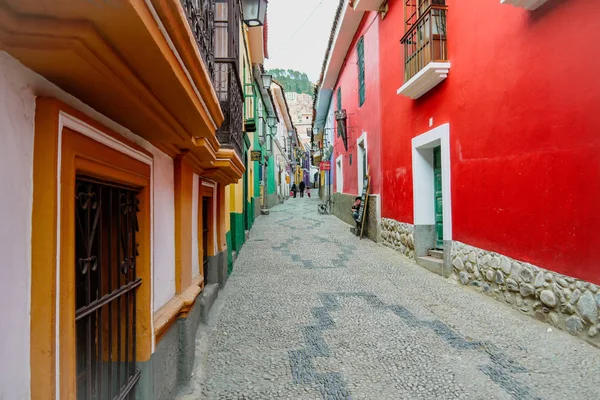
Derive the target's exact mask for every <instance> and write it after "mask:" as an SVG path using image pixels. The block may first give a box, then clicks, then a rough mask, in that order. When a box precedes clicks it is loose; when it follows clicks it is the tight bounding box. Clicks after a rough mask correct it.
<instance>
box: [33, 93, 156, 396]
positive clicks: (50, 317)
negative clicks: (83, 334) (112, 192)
mask: <svg viewBox="0 0 600 400" xmlns="http://www.w3.org/2000/svg"><path fill="white" fill-rule="evenodd" d="M61 113H63V114H66V115H68V116H69V117H70V118H73V119H76V120H79V121H80V122H83V124H82V125H85V124H87V125H88V126H90V127H91V128H92V129H94V130H96V132H99V133H101V134H103V135H105V136H106V137H109V138H113V139H116V140H118V141H119V142H120V144H122V145H124V146H126V147H128V148H129V149H131V150H134V151H136V152H137V153H138V154H139V153H141V154H143V155H145V156H147V157H148V158H149V159H151V154H150V153H148V152H146V151H145V150H143V149H141V148H139V147H138V146H137V145H135V144H134V143H132V142H130V141H128V140H126V139H124V138H122V137H121V136H119V135H118V134H116V133H114V132H112V131H110V130H108V129H107V128H105V127H103V126H102V125H100V124H99V123H97V122H96V121H94V120H92V119H91V118H89V117H87V116H85V115H84V114H82V113H80V112H78V111H76V110H74V109H72V108H70V107H68V106H66V105H65V104H63V103H61V102H59V101H57V100H55V99H49V98H38V99H37V101H36V116H35V138H34V154H35V156H34V166H33V169H34V171H33V181H34V192H33V213H32V265H31V273H32V288H31V355H30V362H31V398H32V399H34V400H37V399H40V400H42V399H44V400H46V399H55V398H56V389H57V388H56V376H57V374H60V375H59V377H60V379H59V382H58V384H59V393H60V397H61V399H67V400H71V399H75V396H76V382H75V381H76V379H75V375H76V363H75V358H76V354H75V351H76V347H75V346H76V340H75V287H74V286H75V282H74V275H73V271H74V270H75V265H74V263H75V260H74V257H73V254H74V252H75V223H74V222H75V220H74V218H75V201H74V195H73V194H74V191H75V178H76V175H77V174H78V173H85V174H87V175H91V176H94V177H97V178H101V179H106V180H110V181H114V182H118V183H125V184H128V185H133V186H136V187H139V188H140V189H141V191H140V194H139V200H140V204H139V206H140V214H139V224H140V234H139V236H138V237H139V251H140V254H139V256H138V260H137V262H138V264H137V271H138V276H139V277H140V278H141V279H142V285H141V286H140V287H139V288H138V289H137V320H136V324H137V327H138V331H137V335H136V340H137V349H136V350H137V353H136V358H137V360H138V361H147V360H148V359H149V358H150V356H151V353H152V338H153V332H152V315H151V279H152V276H151V260H150V254H151V253H150V244H151V241H150V235H151V232H150V230H151V226H150V211H151V210H150V189H151V187H150V180H151V167H150V165H148V164H146V163H144V162H142V161H139V160H136V159H134V158H133V157H130V156H129V155H126V154H124V153H122V152H120V151H118V150H115V149H113V148H111V147H108V146H106V145H104V144H101V143H99V142H97V141H96V140H94V139H92V138H90V137H88V136H85V135H84V134H83V133H80V132H76V131H74V130H71V129H70V128H66V127H65V128H63V129H62V132H59V129H60V127H61V124H60V120H61V119H60V115H61ZM59 140H61V141H62V146H61V148H60V149H59V147H58V146H59ZM59 152H60V154H61V158H60V160H61V164H60V171H59V165H58V163H59V157H58V154H59ZM59 174H60V175H59ZM59 176H60V181H59ZM59 188H60V199H59V198H58V190H59ZM57 201H60V221H59V219H58V214H57V204H58V203H57ZM59 223H60V232H59V230H58V226H59ZM57 243H59V245H58V246H59V247H58V248H57ZM57 251H60V253H59V254H60V260H59V261H57V255H58V253H57ZM57 273H58V274H60V279H59V281H60V284H59V285H58V287H57V283H56V282H57ZM69 277H71V279H69ZM57 296H58V297H59V307H58V308H59V310H60V311H59V315H56V298H57ZM57 323H58V324H59V325H58V328H59V331H60V338H59V345H58V354H57V352H56V332H57V325H56V324H57ZM57 358H58V362H59V368H60V372H59V371H57V369H56V363H57Z"/></svg>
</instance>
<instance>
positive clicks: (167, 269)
mask: <svg viewBox="0 0 600 400" xmlns="http://www.w3.org/2000/svg"><path fill="white" fill-rule="evenodd" d="M144 147H146V148H147V149H148V150H150V151H151V152H152V154H154V221H153V222H154V264H153V280H154V311H156V310H158V309H159V308H161V307H162V306H164V305H165V304H166V303H167V302H168V301H169V300H171V298H173V296H175V173H174V170H173V159H172V158H171V157H169V156H168V155H166V154H164V153H163V152H161V151H160V150H158V149H155V148H153V147H152V145H150V144H149V143H147V142H146V146H144ZM150 148H151V149H150Z"/></svg>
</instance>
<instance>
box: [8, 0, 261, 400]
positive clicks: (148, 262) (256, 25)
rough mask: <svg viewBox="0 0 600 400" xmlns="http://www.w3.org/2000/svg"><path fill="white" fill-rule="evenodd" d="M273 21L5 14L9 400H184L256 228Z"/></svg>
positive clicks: (141, 12) (142, 4) (16, 9)
mask: <svg viewBox="0 0 600 400" xmlns="http://www.w3.org/2000/svg"><path fill="white" fill-rule="evenodd" d="M252 11H254V13H252ZM265 12H266V0H260V1H259V0H243V1H240V0H219V1H215V0H200V1H198V0H195V1H188V0H186V1H183V2H180V1H178V0H131V1H128V2H123V1H116V0H115V1H112V0H107V1H102V2H95V1H74V0H65V1H61V2H55V1H45V0H40V1H35V2H23V1H20V0H1V1H0V45H1V48H2V50H3V51H2V52H1V53H0V71H2V73H1V75H0V87H1V88H2V93H3V97H2V98H3V101H2V105H1V107H0V121H2V127H3V130H2V133H1V138H2V146H1V147H0V167H1V168H0V175H1V177H0V204H1V205H2V207H1V209H2V211H0V219H1V220H2V221H3V222H2V225H3V228H2V230H1V231H0V232H1V239H2V240H0V252H1V254H2V257H3V263H2V266H3V268H2V271H3V274H4V275H3V279H2V283H0V304H2V306H1V307H2V312H1V314H2V315H3V318H4V323H5V324H6V326H10V329H4V330H3V332H2V333H1V334H0V335H1V337H0V339H1V340H0V354H2V359H3V360H4V362H5V364H6V363H7V362H9V361H8V360H10V367H8V364H6V365H5V367H6V368H4V373H3V374H2V377H1V378H0V398H5V399H29V398H31V399H44V400H46V399H59V398H60V399H75V398H77V399H105V398H139V399H144V400H146V399H169V400H170V399H172V398H173V397H174V395H175V393H176V391H177V388H178V386H179V385H180V384H181V383H182V382H185V381H186V380H187V379H188V378H189V375H190V373H191V370H192V366H193V363H194V345H195V337H196V330H197V328H198V324H199V323H200V321H205V320H206V318H207V315H208V312H209V311H210V307H211V305H212V303H213V302H214V300H215V298H216V296H217V294H218V291H219V289H220V288H221V287H222V286H223V284H224V283H225V281H226V279H227V276H228V274H229V273H230V272H231V269H232V267H233V259H234V258H235V254H236V252H237V251H239V249H240V248H241V246H242V244H243V242H244V240H245V237H246V231H247V230H248V229H249V222H251V221H253V218H254V217H253V216H252V217H250V210H249V208H251V205H249V202H248V200H249V199H251V198H252V196H253V192H252V188H253V186H252V185H251V184H250V182H251V181H252V176H250V177H248V174H253V173H254V171H253V166H252V163H251V162H250V161H249V159H250V151H251V149H252V143H253V139H254V138H253V137H252V133H251V132H250V136H249V135H248V134H247V133H246V132H245V130H246V128H247V125H248V124H246V126H245V124H244V123H245V120H246V122H247V120H248V118H247V114H246V118H245V115H244V111H245V110H244V107H245V105H244V100H245V97H246V95H245V86H244V84H245V83H246V82H254V81H256V80H257V79H261V77H256V76H255V75H254V73H255V72H254V71H255V70H256V66H255V64H260V63H262V60H263V58H261V56H260V53H261V51H262V52H263V53H264V49H265V48H266V29H265ZM261 49H263V50H261ZM257 53H258V55H257ZM259 69H260V68H259Z"/></svg>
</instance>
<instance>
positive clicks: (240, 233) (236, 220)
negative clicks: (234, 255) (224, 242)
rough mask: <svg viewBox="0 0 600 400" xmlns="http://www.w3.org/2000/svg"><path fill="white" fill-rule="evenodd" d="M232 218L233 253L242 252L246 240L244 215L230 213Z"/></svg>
mask: <svg viewBox="0 0 600 400" xmlns="http://www.w3.org/2000/svg"><path fill="white" fill-rule="evenodd" d="M230 216H231V231H230V232H231V248H232V251H240V249H241V248H242V245H243V244H244V241H245V239H246V232H245V230H244V214H242V213H230Z"/></svg>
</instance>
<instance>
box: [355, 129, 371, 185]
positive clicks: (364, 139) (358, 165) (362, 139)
mask: <svg viewBox="0 0 600 400" xmlns="http://www.w3.org/2000/svg"><path fill="white" fill-rule="evenodd" d="M361 144H362V147H363V148H364V149H365V159H366V160H367V165H369V151H368V150H367V132H363V133H362V135H360V137H359V138H358V140H357V141H356V177H357V178H358V186H357V188H358V189H357V194H358V195H359V196H362V189H363V179H364V178H365V177H364V176H362V173H361V171H362V170H363V162H362V157H361V156H360V154H359V152H360V151H361V150H360V145H361Z"/></svg>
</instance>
